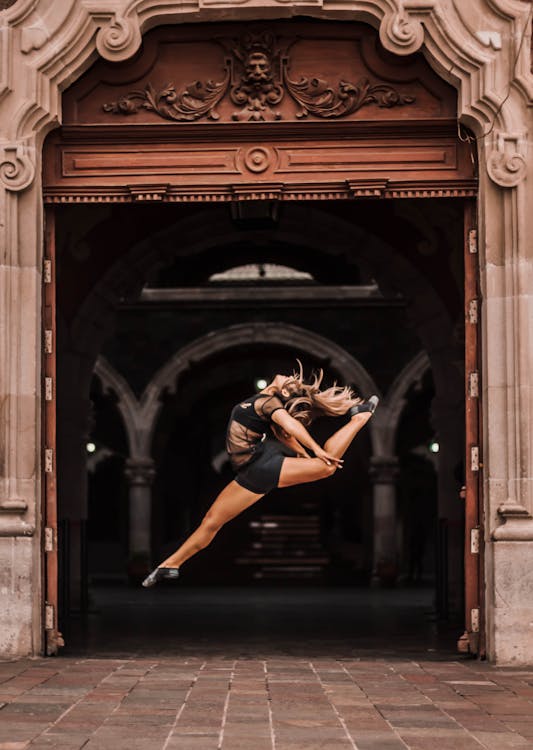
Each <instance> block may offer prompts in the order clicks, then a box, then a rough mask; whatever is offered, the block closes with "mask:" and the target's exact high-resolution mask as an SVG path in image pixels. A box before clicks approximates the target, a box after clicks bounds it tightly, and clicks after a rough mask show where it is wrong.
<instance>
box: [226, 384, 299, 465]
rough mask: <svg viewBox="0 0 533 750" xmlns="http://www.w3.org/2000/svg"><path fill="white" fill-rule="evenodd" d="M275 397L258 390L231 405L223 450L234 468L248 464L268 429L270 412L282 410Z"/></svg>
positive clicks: (282, 407) (270, 417)
mask: <svg viewBox="0 0 533 750" xmlns="http://www.w3.org/2000/svg"><path fill="white" fill-rule="evenodd" d="M284 408H285V407H284V406H283V402H282V401H281V400H280V399H279V398H278V397H277V396H270V395H268V394H267V395H265V394H263V393H258V394H257V395H255V396H252V397H251V398H247V399H245V400H244V401H241V402H240V403H239V404H237V405H236V406H234V407H233V409H232V412H231V416H230V420H229V423H228V429H227V433H226V450H227V452H228V455H229V458H230V461H231V465H232V467H233V469H234V470H238V469H242V468H243V466H245V465H246V464H247V463H249V462H250V461H251V460H252V458H253V456H254V453H255V452H256V449H257V446H258V445H259V444H260V443H261V442H262V441H263V440H264V439H265V437H266V435H267V434H269V433H270V432H271V430H270V422H271V421H272V414H273V413H274V412H275V411H276V410H277V409H284Z"/></svg>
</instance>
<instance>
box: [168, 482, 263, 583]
mask: <svg viewBox="0 0 533 750" xmlns="http://www.w3.org/2000/svg"><path fill="white" fill-rule="evenodd" d="M262 497H263V495H256V494H255V493H254V492H250V490H247V489H245V488H244V487H241V485H240V484H238V483H237V482H236V481H235V480H233V481H232V482H230V483H229V484H228V485H227V486H226V487H224V489H223V490H222V492H221V493H220V494H219V495H218V497H217V499H216V500H215V501H214V503H213V505H212V506H211V507H210V508H209V510H208V511H207V513H206V514H205V516H204V517H203V519H202V522H201V524H200V525H199V526H198V528H197V529H196V531H193V533H192V534H191V535H190V536H189V537H188V538H187V539H186V540H185V541H184V542H183V544H182V545H181V547H178V549H177V550H176V551H175V552H174V553H173V554H172V555H170V557H167V559H166V560H164V561H163V562H162V563H161V564H160V565H159V566H158V567H160V568H179V567H180V565H182V564H183V563H184V562H185V561H186V560H188V559H189V558H190V557H192V556H193V555H195V554H196V553H197V552H199V551H200V550H201V549H204V547H207V545H208V544H209V543H210V542H212V541H213V539H214V538H215V536H216V534H217V532H218V531H220V529H221V528H222V526H223V525H224V524H225V523H227V522H228V521H231V519H232V518H235V516H238V515H239V513H242V511H243V510H246V508H249V507H250V505H253V504H254V503H256V502H257V501H258V500H260V499H261V498H262Z"/></svg>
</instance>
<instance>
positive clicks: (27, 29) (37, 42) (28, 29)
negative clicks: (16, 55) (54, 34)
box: [20, 18, 50, 55]
mask: <svg viewBox="0 0 533 750" xmlns="http://www.w3.org/2000/svg"><path fill="white" fill-rule="evenodd" d="M49 39H50V32H49V31H48V29H47V28H46V26H45V24H44V22H43V20H42V19H41V18H39V20H37V21H35V22H34V23H33V24H31V25H30V26H24V27H23V28H22V29H21V30H20V49H21V50H22V52H23V53H24V54H25V55H27V54H29V53H30V52H33V50H38V49H41V47H43V46H44V45H45V44H46V42H47V41H48V40H49Z"/></svg>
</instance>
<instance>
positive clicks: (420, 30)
mask: <svg viewBox="0 0 533 750" xmlns="http://www.w3.org/2000/svg"><path fill="white" fill-rule="evenodd" d="M412 4H417V5H420V6H422V8H421V9H423V10H425V11H426V12H430V11H432V10H433V8H434V4H435V3H434V1H433V0H425V1H424V0H422V2H421V3H417V2H416V0H414V3H413V2H411V3H409V2H406V3H405V4H402V5H401V7H400V8H399V10H396V11H392V12H388V13H386V14H385V16H384V18H383V20H382V22H381V25H380V27H379V38H380V40H381V43H382V44H383V46H384V47H385V48H386V49H388V50H389V51H390V52H394V53H395V54H397V55H411V54H413V53H414V52H418V50H419V49H420V48H421V46H422V44H423V43H424V27H423V26H422V24H421V23H420V21H418V20H417V19H416V18H414V17H413V15H412V14H411V13H410V12H409V10H410V9H409V5H412Z"/></svg>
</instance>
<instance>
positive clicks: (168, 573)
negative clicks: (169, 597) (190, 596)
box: [142, 568, 180, 588]
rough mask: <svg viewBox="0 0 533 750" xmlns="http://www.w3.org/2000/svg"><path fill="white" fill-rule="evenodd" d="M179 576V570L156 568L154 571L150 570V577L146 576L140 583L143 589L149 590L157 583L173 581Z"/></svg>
mask: <svg viewBox="0 0 533 750" xmlns="http://www.w3.org/2000/svg"><path fill="white" fill-rule="evenodd" d="M179 574H180V569H179V568H156V569H155V570H152V572H151V573H150V575H147V576H146V578H145V579H144V581H143V582H142V585H143V586H144V587H145V588H149V587H150V586H155V584H156V583H157V582H158V581H163V580H170V581H175V580H176V578H178V577H179Z"/></svg>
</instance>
